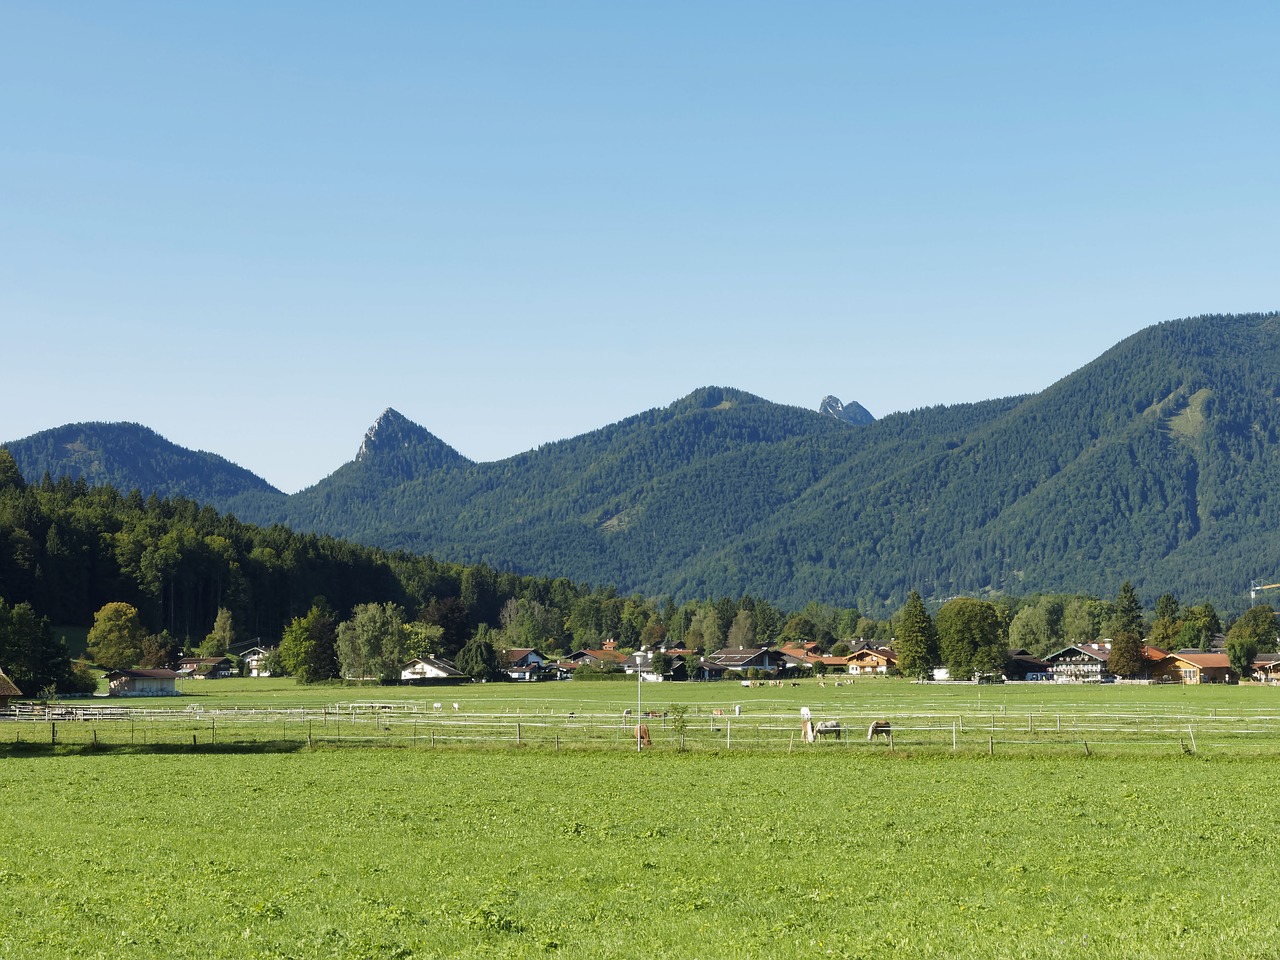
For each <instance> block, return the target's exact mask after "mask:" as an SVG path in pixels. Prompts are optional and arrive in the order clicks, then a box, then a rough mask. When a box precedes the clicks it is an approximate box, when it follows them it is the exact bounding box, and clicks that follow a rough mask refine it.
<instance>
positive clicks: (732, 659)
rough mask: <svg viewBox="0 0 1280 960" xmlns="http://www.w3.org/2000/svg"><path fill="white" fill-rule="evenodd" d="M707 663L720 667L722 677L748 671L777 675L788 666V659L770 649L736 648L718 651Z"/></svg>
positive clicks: (709, 657)
mask: <svg viewBox="0 0 1280 960" xmlns="http://www.w3.org/2000/svg"><path fill="white" fill-rule="evenodd" d="M706 662H708V663H711V664H714V665H715V666H717V667H719V668H720V669H721V671H722V674H721V675H722V676H723V675H725V674H729V673H738V674H745V673H746V672H747V671H748V670H758V671H760V672H761V673H766V674H777V673H779V672H781V671H782V670H784V669H786V666H787V660H786V657H784V656H783V655H782V653H781V652H780V651H778V650H774V649H772V648H770V647H734V648H726V649H724V650H717V651H716V652H715V653H712V654H709V655H708V656H707V658H706ZM707 679H711V678H710V677H708V678H707Z"/></svg>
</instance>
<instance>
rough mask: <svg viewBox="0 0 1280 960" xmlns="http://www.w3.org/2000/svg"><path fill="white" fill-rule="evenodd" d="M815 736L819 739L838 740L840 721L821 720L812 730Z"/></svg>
mask: <svg viewBox="0 0 1280 960" xmlns="http://www.w3.org/2000/svg"><path fill="white" fill-rule="evenodd" d="M813 732H814V734H815V735H817V736H819V737H835V738H836V739H837V740H839V739H840V721H839V720H823V721H821V722H820V723H819V724H818V725H817V726H816V727H814V728H813Z"/></svg>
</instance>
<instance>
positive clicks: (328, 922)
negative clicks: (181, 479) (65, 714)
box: [0, 748, 1280, 960]
mask: <svg viewBox="0 0 1280 960" xmlns="http://www.w3.org/2000/svg"><path fill="white" fill-rule="evenodd" d="M0 763H2V766H0V770H2V776H0V836H3V837H4V838H5V841H4V851H3V857H2V858H0V957H4V958H6V960H8V958H14V960H17V958H22V960H28V958H30V960H45V958H48V960H55V958H56V960H62V958H65V957H72V956H74V957H79V958H86V960H89V958H103V960H107V958H111V960H116V958H120V960H129V958H153V957H154V958H182V957H191V958H207V957H215V956H216V957H219V958H281V960H283V958H299V960H300V958H321V957H342V958H408V957H415V958H444V957H534V956H537V957H547V956H555V957H564V958H630V957H646V958H647V957H670V958H686V957H687V958H721V957H723V958H755V957H761V958H766V957H767V958H790V957H796V958H800V957H803V958H808V957H820V956H834V957H861V958H876V957H895V958H903V957H906V958H913V957H955V958H988V957H1000V958H1003V957H1073V958H1076V957H1096V958H1107V960H1111V958H1114V957H1126V958H1164V957H1169V956H1175V955H1176V956H1180V957H1204V958H1236V957H1240V958H1245V957H1259V958H1261V957H1270V956H1274V944H1275V921H1274V917H1273V913H1272V910H1271V903H1272V896H1271V892H1272V890H1274V889H1275V885H1276V882H1277V880H1278V879H1280V877H1278V875H1277V874H1278V873H1280V869H1278V868H1277V865H1276V860H1275V858H1274V856H1273V854H1272V848H1273V846H1274V839H1273V837H1272V836H1271V833H1272V828H1273V824H1274V823H1275V822H1276V821H1277V816H1278V815H1280V809H1278V808H1280V789H1278V788H1280V770H1277V768H1276V767H1275V766H1274V765H1273V764H1271V763H1262V762H1257V761H1243V760H1240V759H1233V758H1216V759H1213V760H1204V759H1197V758H1192V757H1187V756H1178V757H1165V758H1159V759H1152V758H1136V759H1135V758H1124V759H1118V758H1107V757H1096V756H1095V757H1092V758H1086V757H1084V756H1083V755H1080V756H1070V757H1028V756H1009V757H1000V756H996V757H994V758H992V757H987V756H981V755H979V756H958V757H953V756H947V755H921V756H906V755H898V756H897V757H891V756H889V755H887V754H881V755H878V756H873V755H869V754H866V753H850V752H840V751H836V750H810V751H804V752H797V753H795V754H785V753H779V752H760V751H754V752H753V751H744V752H741V753H727V752H724V751H706V752H703V753H694V752H686V753H679V752H674V751H662V750H654V751H652V752H649V753H645V754H641V755H636V754H634V753H626V752H621V751H612V750H577V751H565V752H561V753H552V752H546V751H541V752H533V751H520V750H438V751H428V750H403V749H401V750H393V749H378V748H373V749H364V750H334V749H319V750H314V751H305V750H303V751H298V752H292V753H283V754H272V753H256V752H250V753H200V752H194V753H192V752H185V753H168V754H166V753H118V754H106V753H92V752H87V753H82V754H72V755H63V756H57V755H52V754H49V753H39V752H37V753H24V752H22V751H17V752H14V753H13V754H12V755H10V756H9V757H8V758H7V759H5V760H3V761H2V762H0Z"/></svg>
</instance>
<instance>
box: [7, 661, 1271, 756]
mask: <svg viewBox="0 0 1280 960" xmlns="http://www.w3.org/2000/svg"><path fill="white" fill-rule="evenodd" d="M637 697H639V698H640V700H639V702H637ZM805 709H807V710H809V711H810V712H811V715H812V717H813V719H814V721H815V723H816V724H817V725H819V726H824V725H825V726H827V727H829V725H830V724H833V723H838V724H839V725H840V727H841V737H840V739H839V740H836V739H834V737H827V738H823V739H822V741H820V742H819V743H818V744H814V745H812V747H810V748H811V749H812V748H827V749H841V750H845V751H849V752H858V751H861V752H867V751H884V750H889V751H892V752H895V753H898V752H908V753H911V752H915V753H919V752H951V753H985V754H988V755H997V754H1007V753H1010V752H1015V753H1017V752H1024V753H1032V754H1072V753H1084V754H1087V755H1094V754H1099V753H1101V754H1114V753H1125V754H1129V755H1150V756H1168V755H1177V754H1182V753H1189V754H1194V755H1197V756H1203V755H1206V754H1208V755H1228V754H1231V755H1253V756H1265V755H1271V756H1280V688H1277V687H1264V686H1261V685H1241V686H1231V687H1228V686H1181V685H1166V686H1140V685H1122V684H1107V685H1098V684H1093V685H1089V684H1070V685H1064V684H1004V685H982V686H980V685H973V684H955V685H947V684H930V685H921V684H913V683H908V682H905V681H902V680H895V679H871V680H860V681H857V682H855V683H849V682H844V683H840V684H839V685H837V684H836V683H835V682H833V681H827V682H826V683H825V684H821V685H820V684H818V683H817V682H815V681H812V680H809V681H803V682H801V683H799V684H791V683H785V684H783V685H781V686H770V685H755V686H750V687H744V686H742V685H740V684H738V683H736V682H729V681H725V682H719V683H706V684H687V683H681V684H675V683H663V684H644V685H643V686H642V687H641V688H640V689H637V686H636V685H635V684H634V683H622V682H604V681H599V682H582V681H569V682H561V683H539V684H514V683H510V684H467V685H463V686H453V687H437V688H423V687H407V686H405V687H378V686H318V687H305V686H300V685H298V684H296V683H294V682H293V681H292V680H278V679H266V680H217V681H211V680H186V681H183V693H182V695H181V696H178V697H167V698H138V699H112V700H107V699H104V698H88V699H84V700H69V701H62V702H59V703H55V704H50V705H47V706H40V707H32V708H23V710H22V711H21V714H20V716H21V718H22V722H16V723H15V722H5V723H0V749H2V748H4V747H5V746H6V745H8V746H9V747H21V746H27V747H31V746H34V745H40V744H44V745H46V746H48V745H52V744H55V743H56V744H57V745H59V746H61V747H69V746H76V745H79V746H83V747H97V748H108V747H111V748H120V747H129V748H135V747H142V746H166V747H179V746H183V745H186V746H193V747H208V746H209V745H211V744H212V745H222V746H230V745H237V744H243V745H252V744H257V745H260V746H264V747H265V746H267V745H270V746H271V747H272V748H273V749H287V748H296V747H299V746H306V747H318V746H324V745H330V746H338V745H350V746H355V745H378V746H385V747H390V746H397V747H409V748H444V747H449V746H488V747H494V746H503V745H505V746H510V747H520V748H545V749H551V750H562V749H576V748H590V749H600V748H609V747H614V748H622V749H626V748H629V747H634V724H635V723H636V720H637V719H638V718H641V717H640V715H641V714H644V715H645V716H644V717H643V718H641V719H644V721H645V723H646V725H647V727H648V729H649V731H650V733H651V735H652V738H653V742H654V747H655V749H677V750H688V751H705V750H743V749H752V750H776V751H793V750H795V749H796V748H797V745H798V744H802V737H801V711H802V710H805ZM877 721H889V722H890V726H891V731H892V736H891V737H884V738H878V739H877V741H876V742H875V743H868V742H867V738H866V736H865V734H866V731H867V730H868V728H869V727H870V725H871V724H872V723H875V722H877Z"/></svg>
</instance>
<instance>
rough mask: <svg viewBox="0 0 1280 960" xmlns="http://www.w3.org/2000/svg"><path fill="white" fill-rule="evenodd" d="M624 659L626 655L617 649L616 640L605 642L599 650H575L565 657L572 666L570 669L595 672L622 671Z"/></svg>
mask: <svg viewBox="0 0 1280 960" xmlns="http://www.w3.org/2000/svg"><path fill="white" fill-rule="evenodd" d="M626 659H627V655H626V654H624V653H623V652H622V651H621V650H619V649H618V641H617V640H606V641H605V642H604V643H602V644H601V645H600V649H599V650H575V651H574V652H573V653H571V654H569V656H567V657H565V660H566V661H567V662H568V663H572V664H573V667H571V668H570V669H573V670H576V669H577V668H578V667H593V668H594V669H596V670H607V669H609V668H610V667H615V668H617V669H622V666H623V661H624V660H626Z"/></svg>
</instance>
